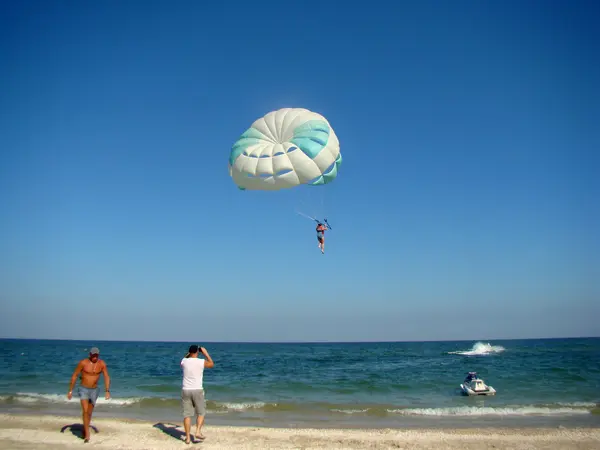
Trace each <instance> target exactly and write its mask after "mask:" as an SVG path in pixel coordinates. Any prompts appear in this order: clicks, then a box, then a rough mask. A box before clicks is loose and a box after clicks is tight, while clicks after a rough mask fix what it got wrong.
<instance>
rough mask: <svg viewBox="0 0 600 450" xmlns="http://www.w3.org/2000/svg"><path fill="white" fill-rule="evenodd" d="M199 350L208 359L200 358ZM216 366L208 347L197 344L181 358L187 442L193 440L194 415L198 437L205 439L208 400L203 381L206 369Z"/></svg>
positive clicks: (182, 398)
mask: <svg viewBox="0 0 600 450" xmlns="http://www.w3.org/2000/svg"><path fill="white" fill-rule="evenodd" d="M199 351H200V352H202V354H203V355H204V357H205V358H206V359H202V358H198V353H199ZM214 366H215V363H214V362H213V360H212V359H211V357H210V355H209V354H208V352H207V351H206V349H205V348H204V347H198V346H197V345H192V346H190V349H189V352H188V354H187V355H185V357H184V358H183V359H182V360H181V369H182V370H183V385H182V387H181V403H182V406H183V427H184V428H185V443H186V444H189V443H190V442H191V438H190V428H191V426H192V416H193V415H195V416H196V438H197V439H204V436H203V435H202V432H201V431H202V425H204V416H205V414H206V402H205V399H204V387H203V384H202V381H203V376H204V369H210V368H212V367H214Z"/></svg>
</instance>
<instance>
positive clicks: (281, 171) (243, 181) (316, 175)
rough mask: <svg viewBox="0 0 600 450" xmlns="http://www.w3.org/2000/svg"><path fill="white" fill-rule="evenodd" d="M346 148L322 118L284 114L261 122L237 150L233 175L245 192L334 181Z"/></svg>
mask: <svg viewBox="0 0 600 450" xmlns="http://www.w3.org/2000/svg"><path fill="white" fill-rule="evenodd" d="M341 163H342V156H341V154H340V143H339V141H338V138H337V136H336V134H335V132H334V131H333V128H332V127H331V125H330V124H329V122H328V121H327V119H325V117H323V116H322V115H320V114H318V113H315V112H312V111H309V110H307V109H304V108H283V109H280V110H277V111H272V112H270V113H268V114H266V115H265V116H264V117H261V118H260V119H258V120H256V121H255V122H254V123H253V124H252V125H251V127H250V128H248V129H247V130H246V131H245V132H244V133H243V134H242V135H241V136H240V138H239V139H238V140H237V141H236V142H235V143H234V144H233V146H232V148H231V152H230V154H229V174H230V176H231V177H232V178H233V181H234V182H235V184H236V185H237V186H238V187H239V188H240V189H242V190H246V189H248V190H267V191H275V190H279V189H286V188H293V187H296V186H299V185H302V184H307V185H314V186H317V185H323V184H326V183H330V182H331V181H333V180H334V179H335V178H336V177H337V174H338V170H339V166H340V164H341Z"/></svg>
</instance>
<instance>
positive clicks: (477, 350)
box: [448, 342, 506, 356]
mask: <svg viewBox="0 0 600 450" xmlns="http://www.w3.org/2000/svg"><path fill="white" fill-rule="evenodd" d="M504 350H506V349H505V348H504V347H502V346H501V345H492V344H490V343H485V342H476V343H475V344H474V345H473V347H472V348H471V349H470V350H460V351H456V352H448V354H449V355H463V356H483V355H490V354H494V353H502V352H503V351H504Z"/></svg>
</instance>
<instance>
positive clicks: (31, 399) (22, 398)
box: [0, 392, 141, 406]
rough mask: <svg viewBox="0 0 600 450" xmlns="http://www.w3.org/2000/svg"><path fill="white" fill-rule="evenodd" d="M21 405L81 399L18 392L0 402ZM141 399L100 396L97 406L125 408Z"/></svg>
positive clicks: (2, 398)
mask: <svg viewBox="0 0 600 450" xmlns="http://www.w3.org/2000/svg"><path fill="white" fill-rule="evenodd" d="M11 399H12V401H16V402H19V403H79V397H78V396H77V395H76V393H73V397H72V398H71V400H69V399H68V398H67V396H66V394H64V395H60V394H39V393H36V392H17V393H16V394H14V395H3V396H0V401H8V400H11ZM140 400H141V399H140V398H137V397H129V398H116V399H114V398H111V399H109V400H106V399H105V398H104V396H102V395H100V396H98V400H97V402H96V403H97V404H105V405H114V406H125V405H131V404H133V403H137V402H139V401H140Z"/></svg>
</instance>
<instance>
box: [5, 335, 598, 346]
mask: <svg viewBox="0 0 600 450" xmlns="http://www.w3.org/2000/svg"><path fill="white" fill-rule="evenodd" d="M599 338H600V336H558V337H528V338H498V337H495V338H472V339H428V340H356V341H354V340H347V341H334V340H331V341H330V340H314V341H308V340H282V341H264V340H256V341H253V340H223V341H221V340H196V341H193V340H175V339H174V340H150V339H81V338H31V337H0V341H43V342H95V343H100V342H136V343H137V342H142V343H148V344H152V343H157V344H182V345H191V344H194V343H195V344H201V345H204V344H276V345H285V344H289V345H299V344H323V345H332V344H333V345H340V344H404V343H406V344H415V343H449V342H489V341H507V342H509V341H548V340H567V339H568V340H574V339H599Z"/></svg>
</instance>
